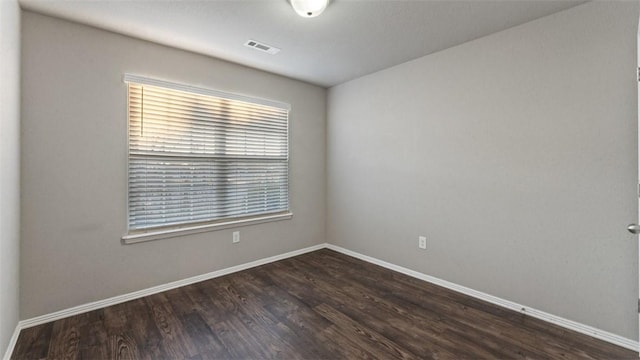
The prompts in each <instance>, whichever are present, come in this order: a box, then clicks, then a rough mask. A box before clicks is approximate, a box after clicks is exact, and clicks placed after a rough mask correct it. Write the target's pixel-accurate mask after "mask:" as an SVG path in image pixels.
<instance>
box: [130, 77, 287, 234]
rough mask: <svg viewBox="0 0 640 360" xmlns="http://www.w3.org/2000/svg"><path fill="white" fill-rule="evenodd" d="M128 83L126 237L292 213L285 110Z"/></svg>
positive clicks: (199, 93)
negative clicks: (130, 232)
mask: <svg viewBox="0 0 640 360" xmlns="http://www.w3.org/2000/svg"><path fill="white" fill-rule="evenodd" d="M135 80H137V79H135ZM125 81H128V97H129V109H128V113H129V230H145V229H150V228H157V227H164V226H179V225H184V224H192V223H200V222H209V221H215V220H221V219H225V220H228V219H230V218H241V217H242V218H244V217H250V216H252V215H263V214H272V213H279V212H287V211H288V210H289V181H288V169H289V147H288V143H289V139H288V126H289V121H288V116H289V111H288V108H287V107H284V106H283V107H279V106H272V105H265V104H264V103H263V104H259V103H252V102H248V101H243V100H244V99H243V100H238V99H237V98H235V99H234V98H231V97H220V96H212V95H209V92H207V91H206V90H204V91H198V92H196V91H193V92H188V91H183V90H182V89H180V90H177V89H176V88H175V87H173V88H169V87H167V86H156V85H155V84H156V83H158V82H157V81H155V82H154V85H149V84H148V83H146V84H145V83H142V81H138V82H133V80H132V79H131V78H128V79H127V78H125Z"/></svg>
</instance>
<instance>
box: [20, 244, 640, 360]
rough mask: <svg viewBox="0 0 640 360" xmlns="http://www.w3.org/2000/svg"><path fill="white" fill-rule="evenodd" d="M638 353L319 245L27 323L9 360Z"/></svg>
mask: <svg viewBox="0 0 640 360" xmlns="http://www.w3.org/2000/svg"><path fill="white" fill-rule="evenodd" d="M273 358H277V359H521V358H535V359H638V353H637V352H633V351H630V350H626V349H623V348H620V347H617V346H614V345H611V344H608V343H606V342H603V341H600V340H596V339H594V338H591V337H588V336H586V335H581V334H578V333H575V332H571V331H568V330H565V329H563V328H560V327H557V326H554V325H551V324H548V323H546V322H543V321H540V320H537V319H534V318H531V317H527V316H524V315H522V314H519V313H517V312H513V311H510V310H506V309H503V308H500V307H497V306H495V305H491V304H488V303H485V302H483V301H479V300H476V299H473V298H470V297H467V296H465V295H461V294H458V293H455V292H453V291H450V290H447V289H444V288H441V287H438V286H435V285H431V284H428V283H425V282H423V281H420V280H417V279H414V278H411V277H408V276H405V275H402V274H399V273H396V272H393V271H390V270H387V269H384V268H381V267H378V266H375V265H372V264H369V263H366V262H363V261H360V260H357V259H354V258H351V257H349V256H345V255H342V254H339V253H336V252H334V251H331V250H327V249H324V250H319V251H315V252H312V253H309V254H305V255H301V256H297V257H294V258H290V259H286V260H282V261H279V262H275V263H271V264H267V265H263V266H260V267H256V268H253V269H250V270H246V271H242V272H239V273H235V274H231V275H227V276H224V277H220V278H216V279H212V280H208V281H204V282H201V283H197V284H193V285H190V286H186V287H182V288H179V289H175V290H170V291H166V292H163V293H160V294H156V295H152V296H147V297H144V298H141V299H137V300H133V301H129V302H126V303H123V304H119V305H114V306H110V307H107V308H104V309H100V310H96V311H92V312H89V313H85V314H81V315H77V316H72V317H69V318H66V319H62V320H58V321H54V322H51V323H48V324H44V325H40V326H36V327H32V328H29V329H25V330H23V331H22V332H21V333H20V337H19V338H18V342H17V345H16V347H15V350H14V353H13V356H12V359H193V360H195V359H273Z"/></svg>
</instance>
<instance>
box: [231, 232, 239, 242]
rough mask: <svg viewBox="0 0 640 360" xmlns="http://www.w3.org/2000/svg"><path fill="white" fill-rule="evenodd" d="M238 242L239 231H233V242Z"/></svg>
mask: <svg viewBox="0 0 640 360" xmlns="http://www.w3.org/2000/svg"><path fill="white" fill-rule="evenodd" d="M239 242H240V231H234V232H233V243H234V244H237V243H239Z"/></svg>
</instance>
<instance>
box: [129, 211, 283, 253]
mask: <svg viewBox="0 0 640 360" xmlns="http://www.w3.org/2000/svg"><path fill="white" fill-rule="evenodd" d="M292 217H293V213H292V212H291V211H288V212H285V213H281V214H275V215H274V214H269V215H256V216H250V217H246V218H241V219H233V220H215V222H209V223H200V225H190V226H181V227H167V228H162V229H154V230H148V231H143V232H132V233H129V234H127V235H124V236H122V242H123V243H124V244H126V245H128V244H136V243H139V242H146V241H152V240H159V239H167V238H172V237H177V236H185V235H191V234H198V233H203V232H208V231H215V230H223V229H229V228H234V227H240V226H247V225H256V224H263V223H267V222H272V221H280V220H289V219H291V218H292Z"/></svg>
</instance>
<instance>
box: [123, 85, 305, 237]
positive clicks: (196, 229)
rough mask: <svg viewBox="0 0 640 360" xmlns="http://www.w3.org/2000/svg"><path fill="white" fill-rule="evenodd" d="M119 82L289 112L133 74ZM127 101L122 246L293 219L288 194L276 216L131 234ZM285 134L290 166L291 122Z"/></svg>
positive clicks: (263, 101) (285, 107) (271, 102)
mask: <svg viewBox="0 0 640 360" xmlns="http://www.w3.org/2000/svg"><path fill="white" fill-rule="evenodd" d="M122 80H123V83H124V84H125V85H128V83H130V82H133V83H137V84H142V85H151V86H158V87H164V88H168V89H172V90H178V91H184V92H191V93H195V94H200V95H207V96H215V97H219V98H223V99H229V100H237V101H243V102H249V103H254V104H258V105H265V106H271V107H276V108H280V109H283V110H286V111H288V112H290V111H291V105H290V104H287V103H284V102H279V101H274V100H268V99H263V98H258V97H253V96H246V95H240V94H235V93H230V92H224V91H220V90H214V89H208V88H202V87H196V86H192V85H186V84H180V83H176V82H170V81H164V80H158V79H153V78H148V77H144V76H139V75H133V74H129V73H125V74H124V76H123V79H122ZM128 101H129V98H128V96H127V107H126V109H125V112H126V119H127V125H126V139H127V141H126V149H127V161H126V162H125V163H126V172H125V174H126V179H125V181H126V188H127V191H126V192H125V194H126V212H125V215H126V218H125V223H126V228H127V232H126V234H125V235H123V236H122V237H121V241H122V243H123V244H125V245H129V244H136V243H140V242H147V241H153V240H160V239H167V238H173V237H179V236H185V235H191V234H198V233H203V232H209V231H216V230H223V229H229V228H234V227H241V226H248V225H256V224H263V223H267V222H273V221H282V220H290V219H291V218H293V211H292V204H291V198H290V196H291V192H290V191H289V209H288V210H284V211H282V212H278V213H267V214H257V215H249V216H246V217H238V218H223V219H216V220H211V221H205V222H199V223H188V224H179V225H169V226H166V227H157V228H151V229H146V230H145V229H142V230H131V229H129V190H128V189H129V185H128V184H129V160H128V154H129V146H130V144H129V114H128V108H129V106H128ZM289 120H290V119H289ZM287 133H288V134H287V141H288V142H289V145H288V158H289V164H290V163H291V138H290V134H291V122H290V121H289V122H288V126H287ZM290 175H291V174H290V169H289V171H288V177H289V179H288V182H289V189H291V183H292V180H291V176H290Z"/></svg>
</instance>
